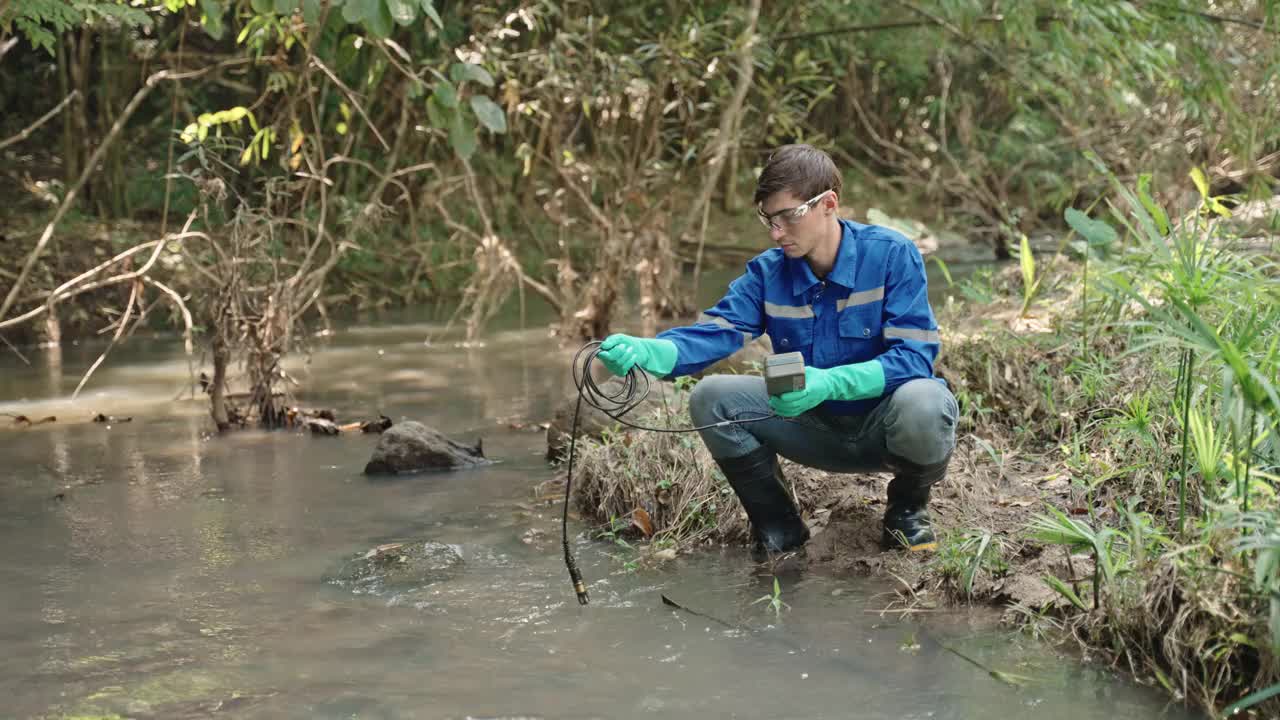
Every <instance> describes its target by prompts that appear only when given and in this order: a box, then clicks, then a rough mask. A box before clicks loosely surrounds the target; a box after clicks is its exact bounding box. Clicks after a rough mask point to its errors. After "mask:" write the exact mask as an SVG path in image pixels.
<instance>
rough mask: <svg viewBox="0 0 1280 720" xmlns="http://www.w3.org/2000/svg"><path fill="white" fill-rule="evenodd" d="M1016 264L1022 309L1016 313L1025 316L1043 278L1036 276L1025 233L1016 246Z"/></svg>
mask: <svg viewBox="0 0 1280 720" xmlns="http://www.w3.org/2000/svg"><path fill="white" fill-rule="evenodd" d="M1018 266H1019V267H1020V268H1021V270H1022V309H1021V310H1019V311H1018V315H1020V316H1022V317H1025V316H1026V314H1027V308H1029V307H1031V301H1032V300H1034V299H1035V296H1036V291H1037V290H1039V289H1040V281H1041V280H1043V278H1042V277H1040V278H1038V277H1036V259H1035V256H1034V255H1032V253H1031V241H1030V240H1028V239H1027V236H1026V235H1023V236H1022V241H1021V244H1020V245H1019V247H1018Z"/></svg>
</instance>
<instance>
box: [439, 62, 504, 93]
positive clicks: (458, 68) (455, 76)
mask: <svg viewBox="0 0 1280 720" xmlns="http://www.w3.org/2000/svg"><path fill="white" fill-rule="evenodd" d="M449 77H450V78H451V79H452V80H453V81H454V82H455V83H458V84H459V85H461V84H462V83H464V82H466V81H468V80H475V81H476V82H478V83H480V84H481V85H483V86H485V87H493V76H492V75H490V74H489V71H488V70H485V69H484V68H482V67H480V66H479V65H473V64H471V63H454V64H453V65H451V66H450V67H449Z"/></svg>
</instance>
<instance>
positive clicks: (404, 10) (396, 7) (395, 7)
mask: <svg viewBox="0 0 1280 720" xmlns="http://www.w3.org/2000/svg"><path fill="white" fill-rule="evenodd" d="M387 11H388V12H390V13H391V19H392V20H394V21H395V23H396V24H397V25H401V26H404V25H409V24H411V23H412V22H413V21H414V19H416V18H417V17H418V13H417V11H416V10H415V9H414V7H413V4H412V3H410V2H409V0H387Z"/></svg>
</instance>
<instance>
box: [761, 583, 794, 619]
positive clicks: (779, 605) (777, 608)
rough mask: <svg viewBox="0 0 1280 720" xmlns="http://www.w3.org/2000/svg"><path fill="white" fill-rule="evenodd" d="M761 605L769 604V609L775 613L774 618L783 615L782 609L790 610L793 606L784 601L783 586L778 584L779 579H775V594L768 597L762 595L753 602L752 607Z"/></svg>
mask: <svg viewBox="0 0 1280 720" xmlns="http://www.w3.org/2000/svg"><path fill="white" fill-rule="evenodd" d="M759 603H768V604H769V605H768V607H769V609H770V610H772V611H773V614H774V616H775V617H776V616H779V615H781V614H782V609H783V608H787V609H790V608H791V606H790V605H788V604H786V603H785V602H783V601H782V585H781V584H779V583H778V577H777V576H776V575H775V576H774V577H773V592H772V593H769V594H767V595H761V596H760V597H758V598H756V599H755V600H753V601H752V602H751V604H752V605H757V604H759Z"/></svg>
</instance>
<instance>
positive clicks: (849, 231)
mask: <svg viewBox="0 0 1280 720" xmlns="http://www.w3.org/2000/svg"><path fill="white" fill-rule="evenodd" d="M864 227H866V226H865V225H860V224H858V223H855V222H852V221H849V220H841V221H840V248H839V249H838V250H837V251H836V264H835V265H834V266H833V267H832V268H831V272H830V273H827V280H828V281H829V282H833V283H835V284H837V285H841V286H843V287H846V288H849V289H850V290H852V289H853V282H854V277H856V275H857V270H858V231H859V230H860V229H862V228H864ZM786 260H787V272H788V274H789V275H790V276H791V294H792V296H794V297H799V296H801V295H804V294H805V293H806V292H808V291H809V289H810V288H812V287H813V286H814V285H817V284H818V282H819V280H818V276H817V275H814V274H813V268H811V267H809V263H808V261H807V260H805V259H804V258H787V259H786Z"/></svg>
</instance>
